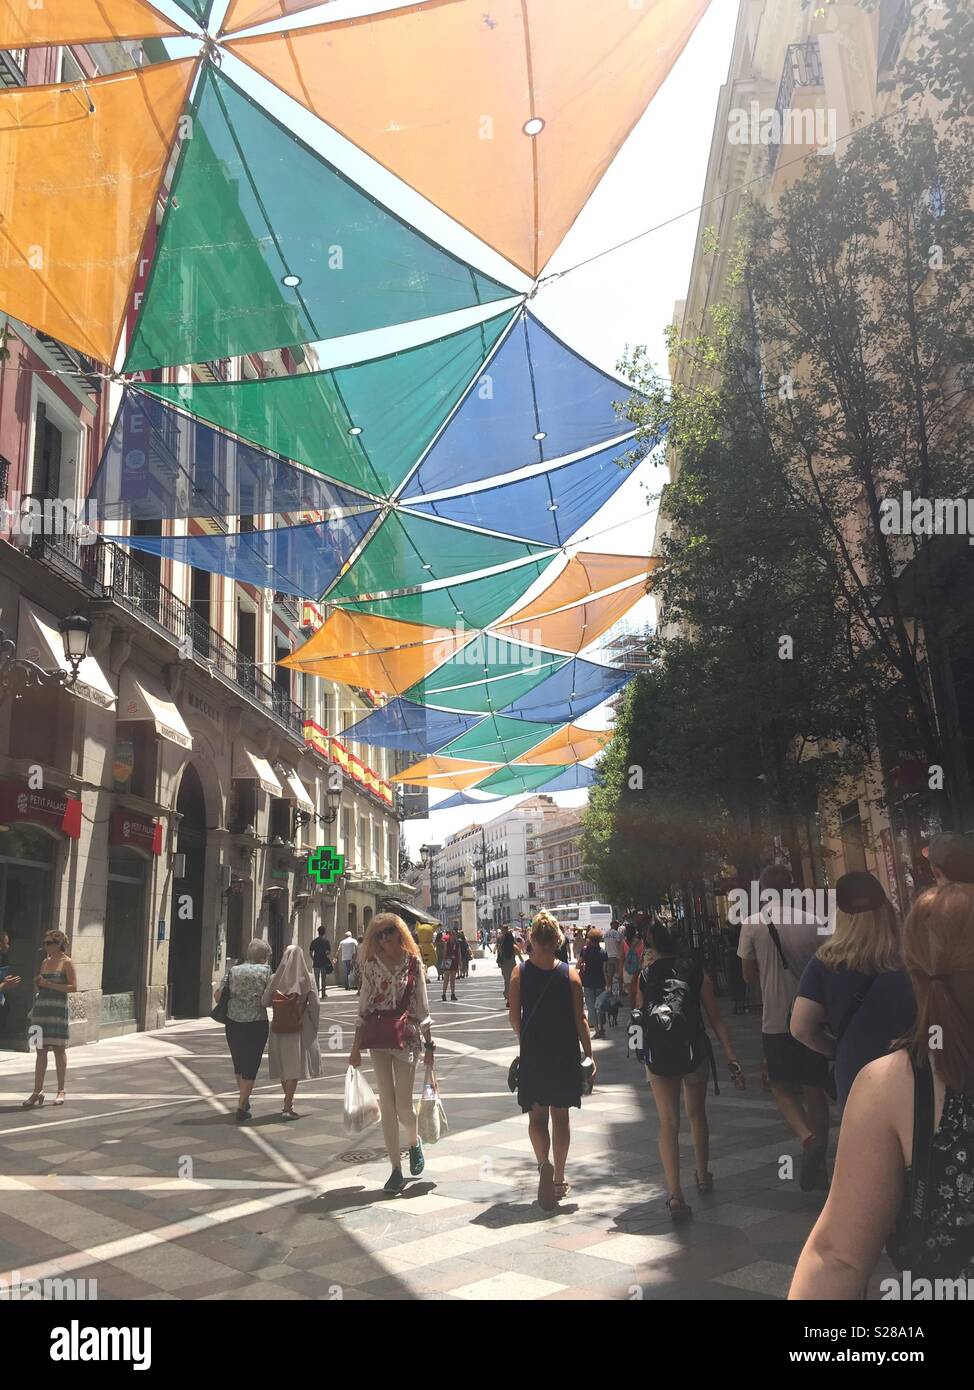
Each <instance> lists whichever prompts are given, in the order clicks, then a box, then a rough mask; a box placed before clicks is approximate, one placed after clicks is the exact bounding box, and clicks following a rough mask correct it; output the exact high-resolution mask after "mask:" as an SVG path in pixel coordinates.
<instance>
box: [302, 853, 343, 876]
mask: <svg viewBox="0 0 974 1390" xmlns="http://www.w3.org/2000/svg"><path fill="white" fill-rule="evenodd" d="M344 872H345V856H344V854H339V853H338V851H337V850H336V849H335V847H334V845H321V846H319V848H318V849H316V850H313V851H312V853H311V854H309V855H308V877H309V878H313V879H314V880H315V881H316V882H317V883H334V882H335V879H336V878H341V876H342V874H343V873H344Z"/></svg>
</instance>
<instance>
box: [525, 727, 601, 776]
mask: <svg viewBox="0 0 974 1390" xmlns="http://www.w3.org/2000/svg"><path fill="white" fill-rule="evenodd" d="M611 738H612V731H611V729H605V730H603V731H602V732H598V731H596V730H594V729H580V728H579V727H578V725H577V724H566V725H565V727H564V728H563V729H559V730H558V732H557V733H554V734H551V735H550V736H549V737H548V738H546V739H545V740H544V742H543V743H539V744H538V745H537V746H536V747H535V748H532V749H531V751H530V753H524V754H522V755H521V757H519V758H518V762H519V763H539V764H543V765H548V764H550V765H552V766H562V765H563V764H565V763H580V762H582V761H583V759H585V758H594V757H595V755H596V753H601V752H602V749H603V748H604V747H605V745H606V744H607V743H608V742H609V740H610V739H611Z"/></svg>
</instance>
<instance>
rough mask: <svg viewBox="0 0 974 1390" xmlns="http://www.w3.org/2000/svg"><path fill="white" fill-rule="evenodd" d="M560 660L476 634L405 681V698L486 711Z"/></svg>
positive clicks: (555, 667)
mask: <svg viewBox="0 0 974 1390" xmlns="http://www.w3.org/2000/svg"><path fill="white" fill-rule="evenodd" d="M564 665H565V658H564V657H563V656H554V655H552V654H551V653H550V652H545V651H542V650H541V649H540V648H539V647H529V646H527V645H526V644H524V643H522V642H509V641H507V639H506V638H502V637H495V636H493V634H491V633H481V634H480V635H479V636H478V637H475V638H474V639H473V641H472V642H468V643H467V645H466V646H465V647H462V648H461V649H460V651H458V652H457V653H456V654H455V655H454V656H452V657H451V658H450V660H449V661H445V662H444V663H443V665H442V666H438V667H437V668H436V670H435V671H433V672H431V673H430V675H428V676H426V677H425V679H424V680H421V681H417V682H416V684H415V685H413V686H410V688H409V690H408V691H407V692H406V693H405V697H404V698H406V699H408V700H413V701H415V702H416V703H417V704H427V705H436V706H438V707H439V708H441V709H455V710H462V711H464V712H465V713H468V714H478V713H482V714H490V713H491V712H493V711H496V710H501V709H504V708H506V707H507V706H508V705H509V704H511V703H512V702H513V701H514V700H518V699H520V697H521V696H522V695H526V694H527V693H528V692H529V691H531V690H533V689H534V687H535V686H536V685H540V684H541V682H542V681H543V680H546V679H547V677H548V676H550V675H552V674H553V673H554V672H555V671H557V670H559V669H560V668H561V667H562V666H564ZM512 722H516V721H512ZM542 737H544V735H542ZM538 741H540V740H538ZM485 761H486V760H485ZM505 761H506V759H505Z"/></svg>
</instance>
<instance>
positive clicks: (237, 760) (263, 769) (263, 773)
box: [233, 744, 284, 796]
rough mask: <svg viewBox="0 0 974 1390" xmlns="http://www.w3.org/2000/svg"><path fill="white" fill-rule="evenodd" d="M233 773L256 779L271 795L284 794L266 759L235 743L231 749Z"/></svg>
mask: <svg viewBox="0 0 974 1390" xmlns="http://www.w3.org/2000/svg"><path fill="white" fill-rule="evenodd" d="M233 775H234V777H241V778H245V779H249V780H250V781H254V780H256V781H258V782H259V783H260V785H261V786H262V787H263V789H264V791H265V792H269V793H270V794H271V796H283V795H284V788H283V787H282V786H281V784H280V782H279V781H278V780H277V777H276V776H275V774H274V769H273V768H272V767H271V765H270V763H269V762H268V761H267V759H266V758H258V756H257V754H256V753H251V751H250V749H249V748H241V747H240V745H239V744H236V745H235V747H234V750H233Z"/></svg>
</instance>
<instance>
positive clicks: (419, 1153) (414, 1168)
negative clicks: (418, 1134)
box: [409, 1139, 426, 1178]
mask: <svg viewBox="0 0 974 1390" xmlns="http://www.w3.org/2000/svg"><path fill="white" fill-rule="evenodd" d="M425 1167H426V1159H425V1158H424V1157H423V1141H422V1139H417V1140H416V1143H415V1145H414V1146H413V1147H411V1148H410V1150H409V1173H410V1176H411V1177H414V1178H418V1177H419V1175H420V1173H421V1172H422V1171H423V1169H424V1168H425Z"/></svg>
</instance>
